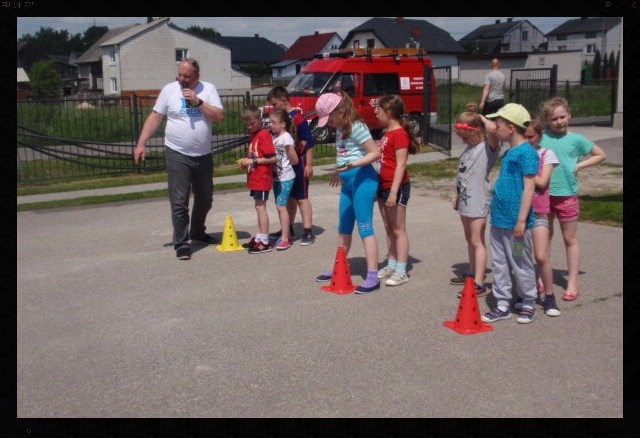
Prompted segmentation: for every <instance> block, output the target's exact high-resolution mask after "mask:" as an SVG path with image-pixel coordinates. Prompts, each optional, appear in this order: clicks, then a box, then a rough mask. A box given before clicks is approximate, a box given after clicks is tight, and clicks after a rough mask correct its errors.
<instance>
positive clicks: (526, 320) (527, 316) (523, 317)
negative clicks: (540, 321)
mask: <svg viewBox="0 0 640 438" xmlns="http://www.w3.org/2000/svg"><path fill="white" fill-rule="evenodd" d="M535 319H536V310H535V309H530V308H528V307H523V308H522V310H521V311H520V315H519V316H518V319H517V320H516V321H518V322H519V323H520V324H531V323H532V322H533V321H534V320H535Z"/></svg>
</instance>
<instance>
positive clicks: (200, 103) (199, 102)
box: [194, 99, 204, 108]
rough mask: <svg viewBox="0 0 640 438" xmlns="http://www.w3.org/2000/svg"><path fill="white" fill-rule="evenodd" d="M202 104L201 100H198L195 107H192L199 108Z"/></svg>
mask: <svg viewBox="0 0 640 438" xmlns="http://www.w3.org/2000/svg"><path fill="white" fill-rule="evenodd" d="M203 103H204V102H203V101H202V99H198V104H197V105H196V106H194V108H198V107H199V106H202V104H203Z"/></svg>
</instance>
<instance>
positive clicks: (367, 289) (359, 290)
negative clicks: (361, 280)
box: [356, 281, 380, 294]
mask: <svg viewBox="0 0 640 438" xmlns="http://www.w3.org/2000/svg"><path fill="white" fill-rule="evenodd" d="M376 289H380V281H378V282H377V283H376V284H375V285H373V286H371V287H365V286H360V287H358V288H357V289H356V293H357V294H366V293H369V292H373V291H374V290H376Z"/></svg>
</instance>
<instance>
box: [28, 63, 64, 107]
mask: <svg viewBox="0 0 640 438" xmlns="http://www.w3.org/2000/svg"><path fill="white" fill-rule="evenodd" d="M29 89H30V94H31V96H32V97H34V98H36V99H46V98H56V97H60V94H61V92H62V78H61V77H60V74H59V73H58V71H57V70H56V68H55V66H54V64H53V61H51V60H49V59H47V60H44V61H38V62H36V63H35V64H33V65H32V66H31V72H30V73H29Z"/></svg>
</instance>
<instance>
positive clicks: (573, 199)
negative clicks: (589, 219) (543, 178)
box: [549, 195, 580, 222]
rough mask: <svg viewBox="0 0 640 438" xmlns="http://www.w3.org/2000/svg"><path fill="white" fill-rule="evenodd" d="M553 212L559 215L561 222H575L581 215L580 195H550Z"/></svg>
mask: <svg viewBox="0 0 640 438" xmlns="http://www.w3.org/2000/svg"><path fill="white" fill-rule="evenodd" d="M549 206H550V207H551V212H552V213H555V215H556V216H558V220H559V221H560V222H573V221H576V220H578V216H580V201H579V200H578V195H573V196H550V197H549Z"/></svg>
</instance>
